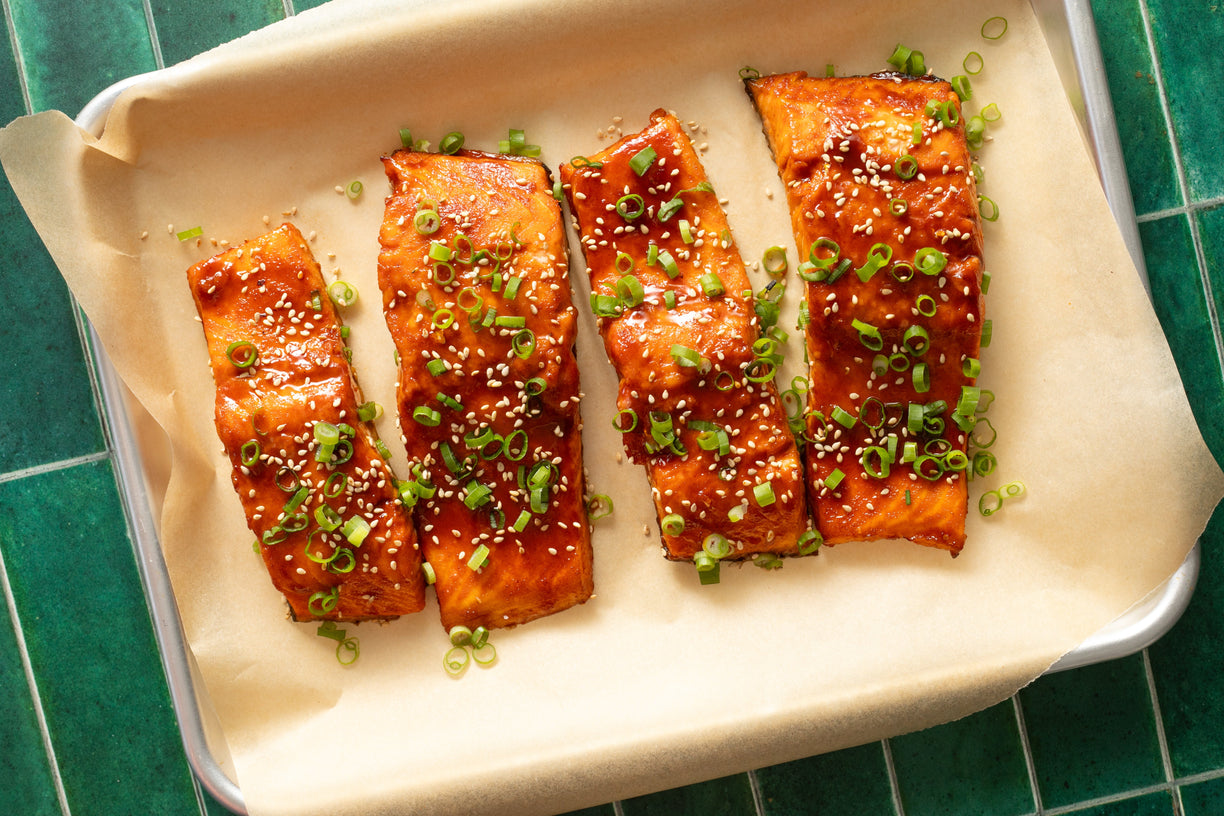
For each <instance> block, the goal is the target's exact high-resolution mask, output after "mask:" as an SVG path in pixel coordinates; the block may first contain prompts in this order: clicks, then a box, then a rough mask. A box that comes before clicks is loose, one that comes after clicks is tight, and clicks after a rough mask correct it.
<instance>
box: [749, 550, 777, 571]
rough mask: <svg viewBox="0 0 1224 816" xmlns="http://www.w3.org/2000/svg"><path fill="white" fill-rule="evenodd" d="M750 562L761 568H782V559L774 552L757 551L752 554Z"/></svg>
mask: <svg viewBox="0 0 1224 816" xmlns="http://www.w3.org/2000/svg"><path fill="white" fill-rule="evenodd" d="M752 563H753V566H757V567H760V568H761V569H782V559H781V558H780V557H778V555H777V554H776V553H770V552H762V553H757V554H756V555H754V556H752Z"/></svg>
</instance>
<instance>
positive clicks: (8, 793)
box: [0, 603, 60, 816]
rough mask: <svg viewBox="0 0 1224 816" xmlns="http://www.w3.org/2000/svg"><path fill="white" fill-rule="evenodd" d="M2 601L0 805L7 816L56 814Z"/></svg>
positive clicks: (44, 754)
mask: <svg viewBox="0 0 1224 816" xmlns="http://www.w3.org/2000/svg"><path fill="white" fill-rule="evenodd" d="M3 610H4V604H2V603H0V745H3V746H4V750H3V751H0V802H3V803H4V808H5V810H6V811H7V812H9V813H21V814H28V815H29V816H58V814H59V812H60V806H59V801H58V800H57V799H56V796H55V781H54V779H53V778H52V776H51V763H50V761H49V760H48V759H47V751H46V749H45V747H44V746H43V739H42V734H41V733H40V732H39V729H38V720H37V717H36V715H35V712H34V701H33V699H32V698H31V696H30V684H29V682H28V681H27V680H26V675H25V668H24V667H23V666H22V664H21V657H20V655H19V653H18V650H17V638H16V636H15V634H14V632H13V627H12V626H10V625H9V620H8V615H7V614H6V613H5V612H4V611H3Z"/></svg>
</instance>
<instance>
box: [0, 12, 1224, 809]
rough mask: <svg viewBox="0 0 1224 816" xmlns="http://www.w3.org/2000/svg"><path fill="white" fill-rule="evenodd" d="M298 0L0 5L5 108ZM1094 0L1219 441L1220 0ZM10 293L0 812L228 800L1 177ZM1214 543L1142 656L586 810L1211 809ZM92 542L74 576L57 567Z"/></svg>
mask: <svg viewBox="0 0 1224 816" xmlns="http://www.w3.org/2000/svg"><path fill="white" fill-rule="evenodd" d="M295 4H296V6H297V9H298V10H301V9H302V8H305V7H306V6H308V5H309V6H313V5H317V2H309V3H307V2H306V0H283V2H282V0H245V2H244V1H242V0H211V2H208V3H196V2H193V3H185V2H175V1H174V0H145V1H144V2H141V0H93V2H90V3H88V4H81V3H78V2H69V1H68V0H0V7H2V8H3V11H4V23H5V33H6V35H7V38H6V43H7V46H8V47H7V48H6V47H3V46H0V123H3V122H8V121H9V120H11V119H13V118H15V117H17V116H19V115H21V114H23V113H26V112H29V111H41V110H46V109H50V108H56V109H59V110H63V111H66V112H68V113H70V114H75V113H76V112H77V111H78V110H80V108H81V107H82V106H83V105H84V104H85V103H86V102H87V101H89V99H91V98H92V97H93V96H94V95H95V94H96V93H98V92H99V91H101V90H102V89H104V88H105V87H106V86H107V85H109V84H110V83H111V82H113V81H115V80H118V79H121V78H123V77H125V76H128V75H131V74H135V73H139V72H142V71H148V70H152V69H154V68H157V67H160V66H163V65H166V64H173V63H175V62H178V61H180V60H182V59H185V58H187V57H189V56H191V55H193V54H196V53H199V52H200V51H203V50H205V49H207V48H210V47H212V46H214V45H216V44H218V43H221V42H224V41H226V40H228V39H231V38H233V37H236V36H238V35H241V34H243V33H245V32H247V31H249V30H251V29H253V28H257V27H259V26H262V25H265V24H267V23H270V22H273V21H275V20H277V19H280V18H281V17H283V16H285V15H286V14H292V13H294V5H295ZM1092 5H1093V11H1094V14H1095V19H1096V24H1097V28H1098V32H1099V35H1100V40H1101V44H1102V51H1103V53H1104V57H1105V63H1106V67H1107V72H1108V75H1109V84H1110V89H1111V93H1112V97H1113V101H1114V107H1115V110H1116V113H1117V117H1118V122H1119V130H1120V133H1121V139H1122V145H1123V151H1124V155H1125V158H1126V161H1127V165H1128V168H1129V173H1130V182H1131V186H1132V188H1133V193H1134V199H1135V206H1136V211H1137V212H1138V221H1139V228H1140V234H1141V238H1142V242H1143V247H1144V252H1145V256H1146V265H1147V269H1148V273H1149V275H1150V278H1151V283H1152V291H1153V297H1154V300H1155V303H1156V310H1157V314H1158V315H1159V317H1160V320H1161V322H1162V324H1163V326H1164V328H1165V331H1166V333H1167V335H1168V338H1169V342H1170V345H1171V346H1172V348H1173V351H1174V354H1175V355H1176V357H1177V360H1178V364H1179V366H1180V370H1181V373H1182V376H1183V379H1184V380H1185V384H1186V389H1187V393H1188V394H1189V396H1190V399H1191V402H1192V405H1193V407H1194V410H1195V415H1196V417H1197V418H1198V421H1199V423H1200V426H1201V427H1202V429H1203V433H1204V436H1205V437H1206V439H1207V441H1208V444H1209V445H1210V446H1211V449H1212V451H1213V452H1214V453H1215V455H1216V457H1217V459H1218V460H1221V461H1224V373H1222V368H1221V362H1222V359H1224V353H1222V352H1224V345H1222V343H1221V331H1220V322H1219V315H1220V313H1221V311H1222V310H1224V172H1221V170H1220V163H1219V160H1218V153H1219V146H1220V144H1222V143H1224V105H1222V104H1221V102H1220V101H1219V94H1218V78H1219V77H1220V76H1224V47H1221V46H1224V4H1220V3H1215V2H1211V3H1206V2H1190V0H1096V2H1094V3H1093V4H1092ZM0 291H2V292H4V293H5V297H6V298H7V299H8V301H9V303H10V305H11V306H14V307H16V308H13V309H10V310H8V314H9V315H10V318H9V320H7V321H5V322H4V323H3V324H2V325H0V348H4V349H5V351H6V353H5V354H4V355H3V357H2V358H0V395H2V396H0V589H2V590H3V600H4V610H5V613H6V614H7V618H4V619H2V620H0V812H3V813H10V814H15V816H36V815H41V814H69V813H71V814H74V816H83V815H88V814H99V816H113V815H114V814H212V816H219V815H220V814H223V813H224V812H225V809H224V808H223V807H221V805H219V804H218V803H217V802H215V801H213V800H211V799H210V797H209V796H208V794H207V792H205V791H203V790H201V788H200V786H199V784H198V783H197V782H196V781H195V779H194V777H193V776H192V774H191V772H190V770H189V767H188V765H187V761H186V758H185V756H184V753H183V748H182V746H181V743H180V739H179V733H178V730H177V726H176V725H175V721H174V715H173V712H172V710H171V707H170V700H169V695H168V693H167V690H166V685H165V680H164V677H163V675H162V670H161V666H160V663H159V662H158V658H157V654H156V649H155V646H154V640H153V630H152V626H151V624H150V622H149V618H148V614H147V610H146V607H145V603H144V599H143V596H142V594H141V590H140V585H139V580H138V577H137V569H136V564H135V561H134V558H133V553H132V549H131V546H130V544H129V539H128V534H127V526H126V520H125V517H124V513H123V511H122V507H121V505H120V502H119V498H118V494H117V490H116V484H115V478H114V461H113V452H112V450H111V448H110V446H109V442H108V436H107V431H106V428H105V425H104V420H103V419H102V418H101V414H100V412H99V409H98V396H97V386H96V384H95V382H94V379H93V374H92V369H91V367H90V363H89V362H88V356H87V354H86V352H85V350H84V344H83V342H82V325H81V320H80V318H79V317H78V315H77V313H76V310H75V309H74V308H73V305H72V302H71V300H70V298H69V296H68V293H67V291H66V289H65V287H64V285H63V283H62V281H61V280H60V278H59V276H58V274H57V273H56V271H55V268H54V265H53V264H52V262H51V260H50V259H49V257H48V256H47V254H46V252H45V251H44V250H43V249H42V246H41V244H40V243H39V241H38V238H37V236H36V235H35V233H34V231H33V229H32V228H31V227H30V224H29V222H28V221H27V220H26V218H25V216H24V214H23V213H22V211H21V208H20V206H19V205H18V203H17V201H16V199H15V198H14V196H13V194H12V191H11V190H10V189H9V187H8V185H7V182H6V181H4V180H0ZM35 430H36V432H37V435H36V436H35V435H34V431H35ZM1222 546H1224V511H1220V512H1218V513H1217V514H1216V518H1214V519H1213V521H1212V523H1211V524H1210V525H1209V527H1208V530H1207V532H1206V534H1205V535H1204V538H1203V561H1202V570H1201V574H1200V579H1199V585H1198V588H1197V590H1196V592H1195V595H1194V598H1193V600H1192V602H1191V605H1190V608H1189V610H1188V611H1187V612H1186V614H1185V615H1184V617H1183V618H1182V620H1181V621H1180V622H1179V623H1178V624H1177V625H1176V626H1175V627H1174V629H1173V630H1172V631H1171V632H1170V633H1169V634H1168V635H1167V636H1165V637H1164V638H1163V639H1161V640H1160V641H1158V642H1157V643H1156V644H1155V645H1153V646H1152V647H1150V648H1149V649H1147V650H1145V651H1144V652H1142V653H1139V654H1136V655H1133V656H1130V657H1126V658H1122V659H1119V660H1115V661H1112V662H1110V663H1106V664H1101V665H1096V666H1090V667H1087V668H1082V669H1077V670H1073V671H1069V672H1063V673H1059V674H1054V675H1049V676H1047V677H1044V678H1042V679H1040V680H1038V681H1037V682H1036V683H1034V684H1033V685H1032V686H1030V687H1029V688H1027V689H1025V690H1024V691H1022V692H1021V693H1020V694H1019V695H1017V696H1016V697H1015V698H1013V699H1011V700H1009V701H1006V702H1004V703H1002V704H1000V705H997V706H994V707H992V708H990V709H987V710H986V711H983V712H980V713H978V714H976V715H973V716H971V717H968V718H966V719H964V720H961V721H959V722H955V723H951V724H948V725H945V726H941V727H938V728H934V729H931V730H929V731H924V732H920V733H917V734H908V735H905V736H900V737H897V738H894V739H890V740H885V741H883V742H879V743H873V744H869V745H864V746H860V747H857V748H851V749H848V750H844V751H840V752H837V753H833V754H829V755H825V756H818V757H812V758H810V759H803V760H799V761H796V762H790V763H786V764H783V765H777V766H773V767H768V768H758V769H756V770H754V771H751V772H748V773H743V774H739V775H736V776H731V777H726V778H722V779H717V780H713V781H710V782H706V783H703V784H700V785H693V786H690V787H686V788H680V789H675V790H670V791H665V792H661V793H657V794H653V795H650V796H643V797H640V798H636V799H630V800H625V801H622V802H615V803H609V804H607V805H604V806H601V807H596V808H591V809H589V810H587V811H583V813H587V814H600V815H601V816H611V815H612V814H619V815H622V816H654V815H655V814H659V816H663V815H664V814H667V815H668V816H670V815H671V814H694V815H696V814H701V815H702V816H707V815H708V816H714V815H716V814H726V815H727V816H755V815H756V814H760V815H761V816H800V814H819V815H820V816H841V815H842V814H856V815H865V816H873V814H898V816H900V815H901V814H904V816H927V815H928V814H931V815H932V816H933V815H934V814H941V815H949V816H959V815H960V814H965V815H966V816H968V815H969V814H972V815H973V816H1021V815H1022V814H1049V816H1055V814H1066V813H1075V814H1091V816H1158V815H1159V816H1167V815H1168V814H1184V816H1216V815H1217V814H1224V685H1221V683H1220V682H1219V678H1220V677H1221V676H1222V675H1224V648H1222V646H1224V551H1222V550H1221V549H1220V548H1221V547H1222ZM82 551H88V552H89V558H88V559H86V560H85V562H87V563H88V565H89V568H88V570H87V571H82V572H80V573H77V574H71V573H69V574H65V572H64V571H63V570H61V569H58V568H57V566H56V565H57V564H58V563H60V562H61V560H67V559H71V560H72V562H75V563H82V559H80V553H81V552H82ZM0 618H3V616H0Z"/></svg>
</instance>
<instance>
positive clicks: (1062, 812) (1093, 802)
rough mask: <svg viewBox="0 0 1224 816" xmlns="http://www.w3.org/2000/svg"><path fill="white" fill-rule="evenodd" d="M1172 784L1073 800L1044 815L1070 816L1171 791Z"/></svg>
mask: <svg viewBox="0 0 1224 816" xmlns="http://www.w3.org/2000/svg"><path fill="white" fill-rule="evenodd" d="M1170 790H1171V786H1170V785H1169V784H1168V783H1167V782H1161V783H1158V784H1155V785H1145V786H1144V787H1142V788H1132V789H1130V790H1124V791H1118V792H1117V793H1107V794H1105V795H1104V796H1097V797H1094V798H1092V799H1084V800H1081V801H1079V802H1073V803H1071V804H1069V805H1059V806H1058V807H1056V808H1050V809H1049V810H1043V811H1041V814H1042V816H1068V814H1072V813H1082V812H1083V811H1085V810H1087V809H1089V808H1097V807H1101V806H1102V805H1112V804H1113V803H1115V802H1125V801H1126V800H1128V799H1136V798H1138V797H1140V796H1148V795H1149V794H1153V793H1161V792H1166V793H1167V792H1169V791H1170Z"/></svg>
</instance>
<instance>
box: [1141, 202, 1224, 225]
mask: <svg viewBox="0 0 1224 816" xmlns="http://www.w3.org/2000/svg"><path fill="white" fill-rule="evenodd" d="M1221 204H1224V196H1217V197H1216V198H1205V199H1203V200H1202V201H1195V202H1194V203H1192V204H1183V205H1182V206H1180V207H1169V208H1167V209H1163V210H1154V211H1152V212H1149V213H1144V214H1143V215H1137V216H1135V221H1137V222H1138V223H1140V224H1146V223H1149V222H1151V221H1159V220H1160V219H1162V218H1169V217H1172V216H1174V215H1193V214H1195V213H1198V212H1202V211H1203V210H1210V209H1214V208H1215V207H1219V206H1220V205H1221Z"/></svg>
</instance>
